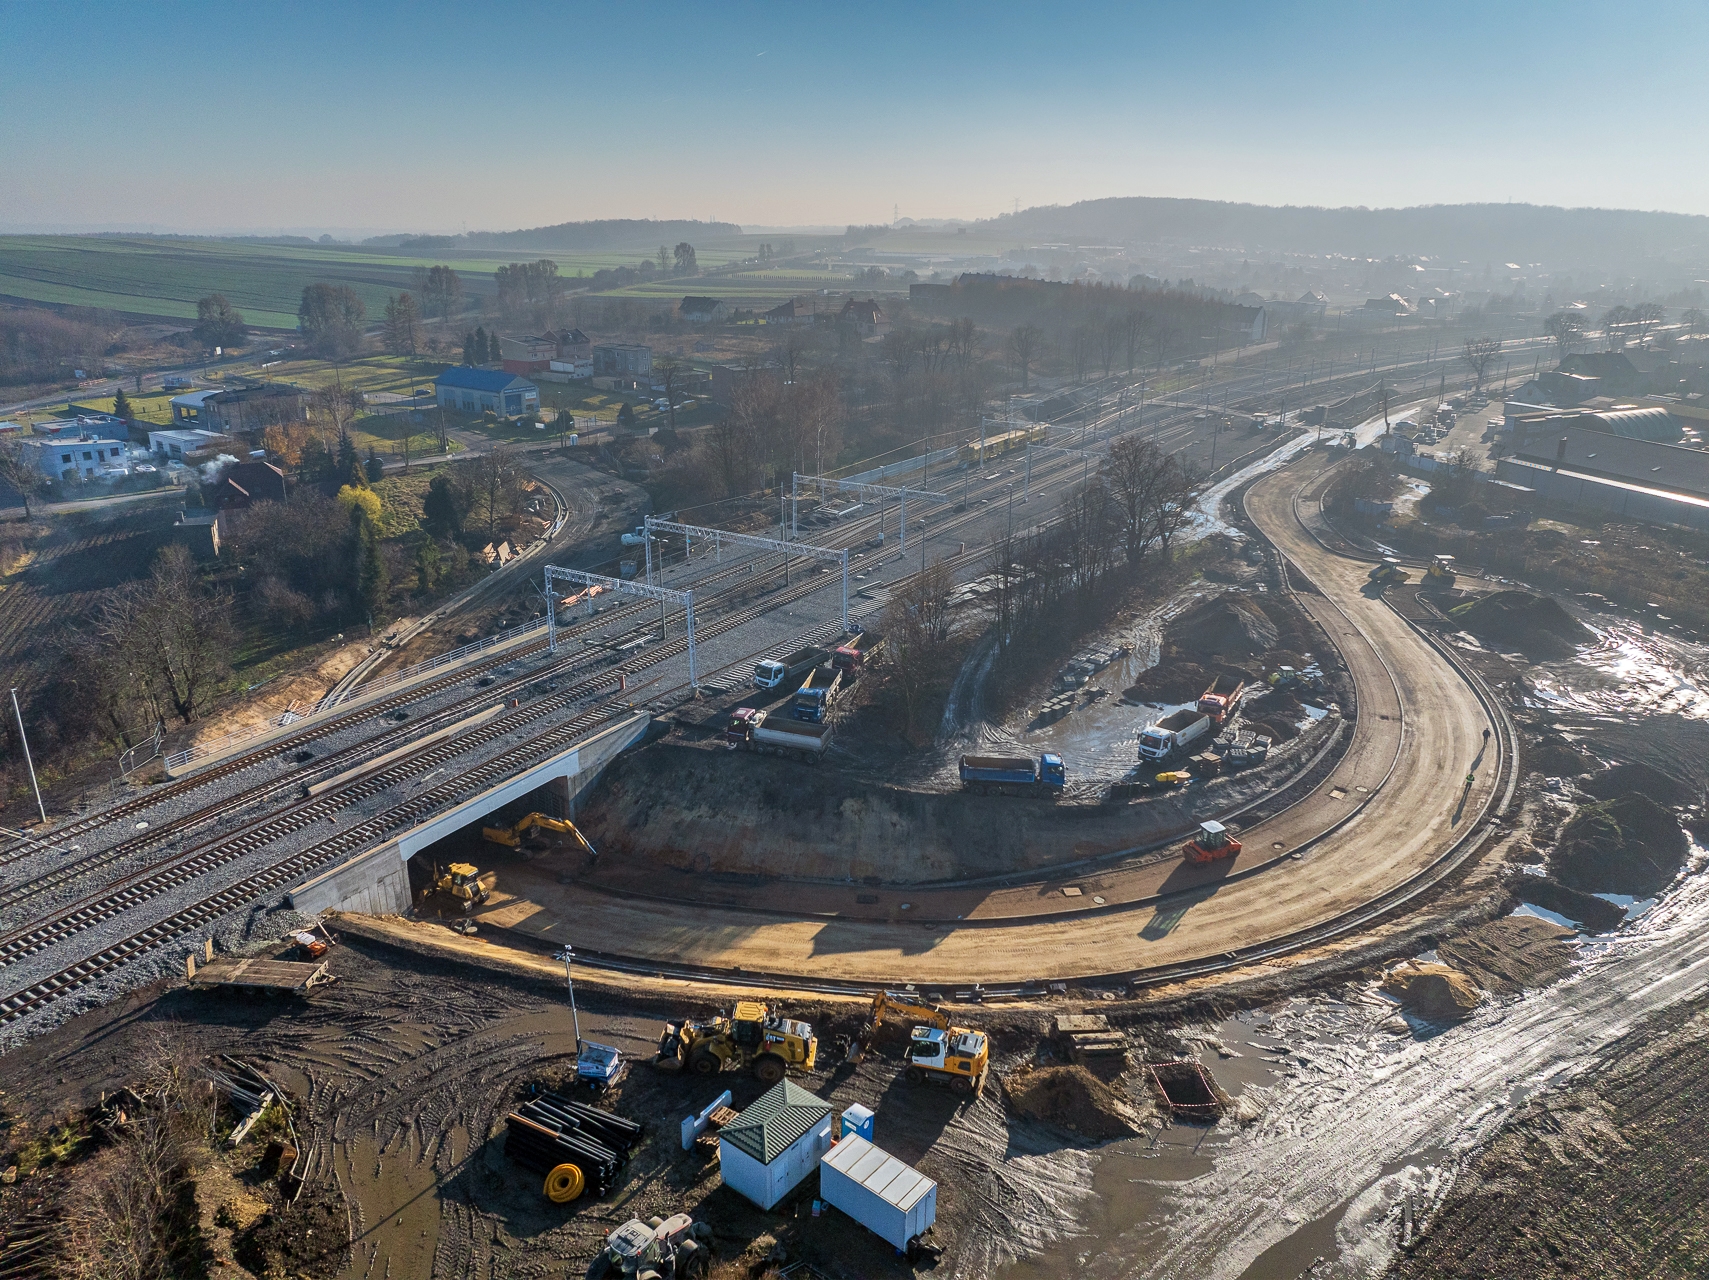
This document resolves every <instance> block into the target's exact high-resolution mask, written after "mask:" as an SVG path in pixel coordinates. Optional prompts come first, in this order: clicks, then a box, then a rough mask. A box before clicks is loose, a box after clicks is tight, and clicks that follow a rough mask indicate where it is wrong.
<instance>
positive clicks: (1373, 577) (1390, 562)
mask: <svg viewBox="0 0 1709 1280" xmlns="http://www.w3.org/2000/svg"><path fill="white" fill-rule="evenodd" d="M1369 577H1370V581H1371V582H1372V583H1373V584H1374V585H1376V586H1378V587H1387V586H1393V585H1397V584H1399V583H1402V582H1405V581H1407V576H1406V570H1405V569H1403V568H1401V567H1400V561H1399V560H1396V559H1395V558H1394V557H1393V556H1386V557H1384V559H1383V561H1382V563H1381V564H1379V565H1378V566H1377V567H1376V568H1375V569H1372V570H1371V572H1370V575H1369Z"/></svg>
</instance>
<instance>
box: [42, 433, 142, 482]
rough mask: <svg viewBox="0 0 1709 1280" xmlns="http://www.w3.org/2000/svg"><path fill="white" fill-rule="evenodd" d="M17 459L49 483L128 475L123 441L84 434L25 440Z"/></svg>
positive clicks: (126, 450) (125, 447) (128, 467)
mask: <svg viewBox="0 0 1709 1280" xmlns="http://www.w3.org/2000/svg"><path fill="white" fill-rule="evenodd" d="M18 451H19V454H20V456H21V457H22V458H23V459H24V460H25V461H27V462H28V463H29V464H30V466H31V467H32V468H33V469H34V470H36V471H38V472H40V473H41V475H42V476H43V478H45V479H48V480H61V481H65V480H79V479H81V480H96V479H101V478H103V477H104V478H107V479H114V478H117V477H119V476H123V475H129V474H130V464H129V463H128V462H127V461H126V454H127V453H128V452H129V450H128V446H127V445H126V443H125V441H124V440H123V439H118V440H114V439H109V438H107V437H104V436H98V435H90V434H83V435H79V436H71V435H56V436H49V437H47V438H45V439H44V438H42V437H39V436H33V437H28V438H25V439H22V440H19V441H18Z"/></svg>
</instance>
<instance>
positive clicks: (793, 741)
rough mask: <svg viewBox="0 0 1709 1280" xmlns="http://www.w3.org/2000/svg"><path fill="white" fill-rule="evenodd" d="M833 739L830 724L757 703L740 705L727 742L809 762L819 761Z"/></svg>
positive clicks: (726, 731) (728, 727)
mask: <svg viewBox="0 0 1709 1280" xmlns="http://www.w3.org/2000/svg"><path fill="white" fill-rule="evenodd" d="M830 743H831V726H830V725H828V724H807V723H806V722H805V721H801V720H791V719H789V718H788V717H786V716H782V715H768V713H766V712H764V711H759V710H756V709H755V708H753V707H737V708H736V709H735V710H734V711H732V712H731V713H730V723H729V724H727V725H726V726H725V727H724V744H725V745H726V746H727V747H729V748H730V750H732V751H735V750H738V749H740V750H743V751H758V752H761V753H762V754H765V755H779V756H788V757H790V758H791V759H794V760H804V761H806V762H807V763H808V764H818V763H819V758H820V757H821V756H823V755H824V754H825V748H826V747H828V746H829V745H830Z"/></svg>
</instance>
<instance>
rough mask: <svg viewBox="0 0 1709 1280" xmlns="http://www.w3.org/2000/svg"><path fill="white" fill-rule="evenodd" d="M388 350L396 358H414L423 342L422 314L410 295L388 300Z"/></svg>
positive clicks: (404, 294) (406, 294) (405, 294)
mask: <svg viewBox="0 0 1709 1280" xmlns="http://www.w3.org/2000/svg"><path fill="white" fill-rule="evenodd" d="M385 332H386V349H387V350H388V351H390V352H391V353H392V354H393V355H396V356H413V355H414V354H415V351H416V346H417V345H418V344H419V342H420V340H421V314H420V312H419V311H418V310H417V309H416V305H415V298H414V297H412V296H411V295H410V294H408V293H402V294H399V295H398V296H397V297H395V298H388V299H387V300H386V330H385Z"/></svg>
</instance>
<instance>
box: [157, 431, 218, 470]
mask: <svg viewBox="0 0 1709 1280" xmlns="http://www.w3.org/2000/svg"><path fill="white" fill-rule="evenodd" d="M228 444H231V439H230V437H228V436H225V435H223V434H221V433H220V432H218V431H204V430H203V429H201V428H200V427H190V428H185V429H183V430H178V429H167V430H164V431H150V432H149V433H148V450H149V452H150V453H157V454H159V455H160V456H161V457H163V458H167V459H170V460H176V461H179V462H182V461H183V460H184V459H185V458H187V457H189V456H190V455H191V454H195V453H201V452H202V451H203V450H206V449H213V448H217V447H219V446H220V445H228Z"/></svg>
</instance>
